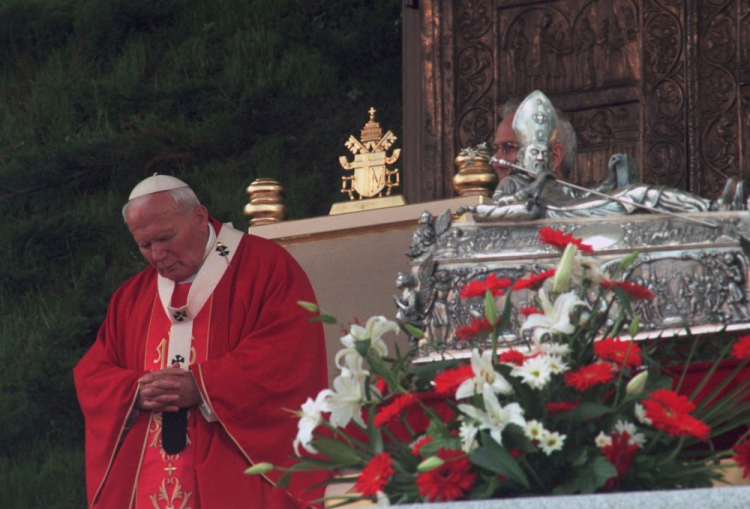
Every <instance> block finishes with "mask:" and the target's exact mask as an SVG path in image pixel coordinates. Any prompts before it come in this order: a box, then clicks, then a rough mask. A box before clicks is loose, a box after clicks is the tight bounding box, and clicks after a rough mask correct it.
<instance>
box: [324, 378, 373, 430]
mask: <svg viewBox="0 0 750 509" xmlns="http://www.w3.org/2000/svg"><path fill="white" fill-rule="evenodd" d="M364 380H365V377H364V376H362V375H353V374H350V373H346V374H342V375H340V376H337V377H336V378H334V380H333V393H332V394H331V395H330V396H329V397H328V408H330V411H331V419H330V422H331V424H333V425H334V426H337V427H339V428H343V427H345V426H346V425H347V424H349V421H351V420H352V419H354V421H355V422H357V423H358V424H360V425H361V426H364V425H365V422H364V421H363V420H362V403H363V400H364V391H363V385H364Z"/></svg>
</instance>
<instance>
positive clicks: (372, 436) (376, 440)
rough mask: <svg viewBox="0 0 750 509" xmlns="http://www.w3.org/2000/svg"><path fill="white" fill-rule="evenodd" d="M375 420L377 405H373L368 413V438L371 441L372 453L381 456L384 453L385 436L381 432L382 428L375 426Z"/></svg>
mask: <svg viewBox="0 0 750 509" xmlns="http://www.w3.org/2000/svg"><path fill="white" fill-rule="evenodd" d="M374 420H375V405H372V406H371V407H370V409H369V411H368V412H367V438H368V439H369V440H370V447H372V452H373V453H375V454H380V453H381V452H383V434H382V433H381V432H380V428H378V427H377V426H375V423H374V422H373V421H374Z"/></svg>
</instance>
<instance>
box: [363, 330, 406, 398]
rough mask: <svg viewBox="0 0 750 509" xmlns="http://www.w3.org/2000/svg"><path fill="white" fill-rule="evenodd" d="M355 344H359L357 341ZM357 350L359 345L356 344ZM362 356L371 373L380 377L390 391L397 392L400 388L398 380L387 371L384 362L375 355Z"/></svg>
mask: <svg viewBox="0 0 750 509" xmlns="http://www.w3.org/2000/svg"><path fill="white" fill-rule="evenodd" d="M357 343H359V341H358V342H357ZM368 344H369V343H368ZM357 350H359V344H357ZM363 356H364V358H365V360H367V363H368V364H369V365H370V367H371V368H372V371H373V372H374V373H375V374H376V375H378V376H380V377H382V378H383V380H385V383H387V384H388V387H390V388H391V390H397V389H398V388H399V387H400V384H399V383H398V378H396V376H395V375H394V374H393V372H392V371H391V370H390V369H388V366H387V365H386V364H385V362H383V359H381V358H380V357H378V356H377V355H370V354H369V352H368V353H366V354H364V355H363Z"/></svg>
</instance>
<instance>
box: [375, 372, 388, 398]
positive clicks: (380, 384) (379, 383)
mask: <svg viewBox="0 0 750 509" xmlns="http://www.w3.org/2000/svg"><path fill="white" fill-rule="evenodd" d="M375 388H376V389H377V390H378V391H379V392H380V394H382V395H385V393H386V392H388V383H387V382H386V381H385V379H384V378H383V377H382V376H378V377H375Z"/></svg>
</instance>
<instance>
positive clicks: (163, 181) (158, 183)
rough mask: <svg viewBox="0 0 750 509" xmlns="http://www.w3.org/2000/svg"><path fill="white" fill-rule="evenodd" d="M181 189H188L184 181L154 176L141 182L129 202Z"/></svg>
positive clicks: (166, 176)
mask: <svg viewBox="0 0 750 509" xmlns="http://www.w3.org/2000/svg"><path fill="white" fill-rule="evenodd" d="M179 187H188V185H187V184H186V183H184V182H183V181H182V180H180V179H178V178H175V177H170V176H169V175H156V174H154V175H153V176H151V177H148V178H147V179H144V180H141V181H140V182H139V183H138V184H137V185H136V186H135V187H134V188H133V190H132V191H131V192H130V197H129V198H128V200H132V199H134V198H139V197H141V196H146V195H147V194H153V193H160V192H162V191H171V190H172V189H177V188H179Z"/></svg>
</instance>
